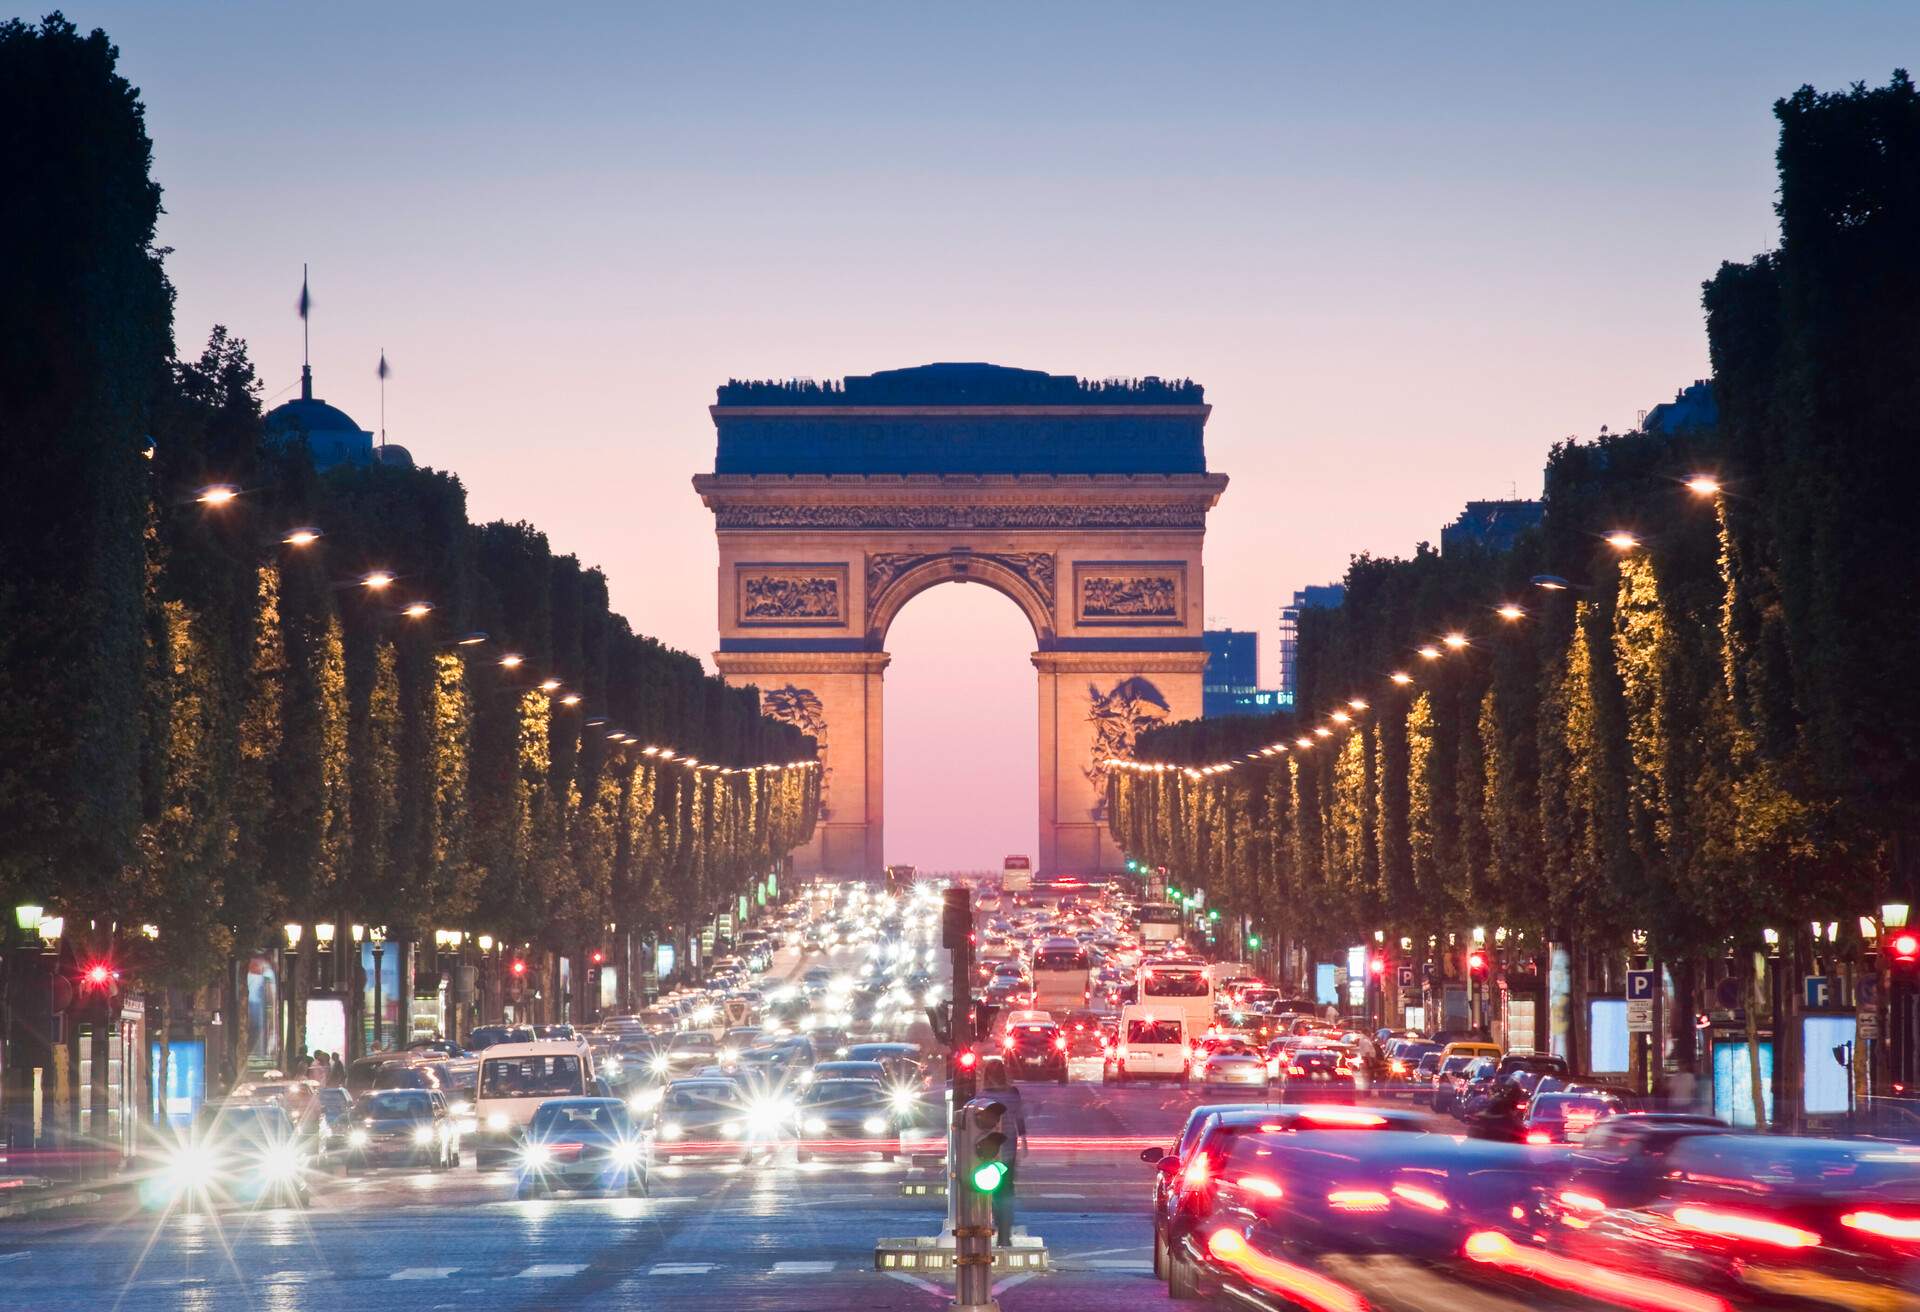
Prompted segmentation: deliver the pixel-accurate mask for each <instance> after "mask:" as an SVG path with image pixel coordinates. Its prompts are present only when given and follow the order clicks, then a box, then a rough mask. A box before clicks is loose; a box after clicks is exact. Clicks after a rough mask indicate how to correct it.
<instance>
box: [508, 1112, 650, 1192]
mask: <svg viewBox="0 0 1920 1312" xmlns="http://www.w3.org/2000/svg"><path fill="white" fill-rule="evenodd" d="M652 1156H653V1154H652V1145H651V1144H650V1143H649V1142H648V1140H647V1138H646V1136H645V1135H644V1134H643V1133H642V1132H641V1131H640V1129H639V1127H638V1126H637V1125H635V1123H634V1120H633V1117H632V1115H631V1114H630V1113H629V1112H628V1110H627V1105H626V1104H625V1103H623V1102H621V1101H620V1100H619V1099H618V1098H550V1099H548V1100H547V1101H546V1102H543V1103H541V1104H540V1106H539V1107H538V1108H537V1109H536V1110H535V1111H534V1113H533V1119H532V1120H531V1121H528V1122H527V1132H526V1136H525V1138H524V1139H523V1141H522V1143H521V1147H520V1152H519V1156H518V1159H517V1164H516V1168H515V1193H516V1195H517V1196H518V1197H521V1198H543V1197H545V1196H547V1195H548V1194H551V1193H552V1192H553V1191H554V1190H556V1189H606V1190H612V1191H613V1192H616V1193H624V1194H643V1193H645V1192H646V1191H647V1184H648V1174H649V1170H650V1168H651V1165H652Z"/></svg>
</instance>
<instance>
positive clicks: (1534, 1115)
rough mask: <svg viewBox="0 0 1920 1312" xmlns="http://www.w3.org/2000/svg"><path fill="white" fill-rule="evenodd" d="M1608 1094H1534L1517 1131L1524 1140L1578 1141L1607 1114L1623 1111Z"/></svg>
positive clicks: (1542, 1141) (1549, 1141)
mask: <svg viewBox="0 0 1920 1312" xmlns="http://www.w3.org/2000/svg"><path fill="white" fill-rule="evenodd" d="M1626 1109H1627V1105H1626V1103H1625V1102H1624V1101H1623V1100H1622V1099H1621V1098H1619V1097H1618V1096H1617V1095H1615V1094H1611V1093H1564V1092H1551V1093H1536V1094H1534V1095H1533V1099H1532V1101H1531V1102H1530V1103H1529V1104H1528V1105H1527V1114H1526V1119H1525V1120H1524V1121H1523V1122H1522V1123H1521V1133H1522V1135H1523V1136H1524V1138H1525V1139H1526V1141H1527V1142H1528V1143H1534V1144H1539V1143H1579V1142H1580V1141H1582V1140H1583V1139H1585V1138H1586V1137H1587V1135H1588V1134H1590V1133H1591V1132H1592V1130H1593V1127H1594V1126H1595V1125H1597V1124H1599V1123H1600V1122H1601V1121H1603V1120H1605V1119H1606V1118H1607V1117H1609V1116H1618V1115H1619V1114H1620V1113H1622V1112H1624V1111H1626Z"/></svg>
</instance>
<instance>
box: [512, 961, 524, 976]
mask: <svg viewBox="0 0 1920 1312" xmlns="http://www.w3.org/2000/svg"><path fill="white" fill-rule="evenodd" d="M513 973H514V974H516V975H524V974H526V973H527V963H526V962H524V961H516V962H514V963H513Z"/></svg>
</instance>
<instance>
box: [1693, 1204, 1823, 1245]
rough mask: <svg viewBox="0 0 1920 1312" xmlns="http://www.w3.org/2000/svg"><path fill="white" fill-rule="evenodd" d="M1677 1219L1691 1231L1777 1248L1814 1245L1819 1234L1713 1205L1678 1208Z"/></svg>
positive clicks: (1818, 1239)
mask: <svg viewBox="0 0 1920 1312" xmlns="http://www.w3.org/2000/svg"><path fill="white" fill-rule="evenodd" d="M1673 1219H1674V1221H1675V1222H1676V1223H1677V1224H1679V1225H1681V1226H1683V1227H1685V1228H1686V1229H1688V1230H1693V1231H1697V1232H1698V1233H1700V1234H1705V1235H1718V1236H1719V1237H1720V1238H1722V1239H1747V1240H1751V1241H1752V1242H1754V1243H1756V1244H1771V1245H1772V1246H1773V1247H1775V1248H1812V1247H1814V1246H1815V1245H1817V1244H1818V1243H1819V1242H1820V1236H1819V1235H1817V1234H1815V1233H1814V1232H1813V1231H1811V1230H1802V1229H1801V1228H1800V1227H1799V1226H1797V1225H1788V1224H1787V1223H1786V1222H1784V1221H1770V1220H1768V1219H1767V1218H1766V1217H1764V1216H1753V1215H1751V1214H1750V1213H1746V1212H1722V1211H1720V1210H1718V1209H1717V1208H1712V1207H1676V1208H1674V1209H1673Z"/></svg>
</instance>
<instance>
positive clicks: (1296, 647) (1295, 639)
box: [1279, 583, 1347, 706]
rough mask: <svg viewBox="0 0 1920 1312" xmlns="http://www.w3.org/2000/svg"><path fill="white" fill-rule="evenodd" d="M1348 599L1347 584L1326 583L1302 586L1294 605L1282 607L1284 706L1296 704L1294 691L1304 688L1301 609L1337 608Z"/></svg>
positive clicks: (1281, 684)
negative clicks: (1301, 658) (1301, 681)
mask: <svg viewBox="0 0 1920 1312" xmlns="http://www.w3.org/2000/svg"><path fill="white" fill-rule="evenodd" d="M1346 599H1347V589H1346V587H1345V585H1343V584H1339V583H1322V584H1318V585H1316V586H1314V587H1310V588H1301V589H1300V590H1299V591H1298V592H1295V593H1294V594H1293V601H1292V603H1291V604H1289V605H1286V606H1282V607H1281V608H1280V689H1279V692H1280V698H1279V702H1280V705H1282V706H1291V705H1293V699H1294V694H1296V693H1297V692H1299V690H1300V612H1301V611H1303V610H1310V609H1318V610H1333V609H1336V608H1337V607H1338V606H1339V605H1340V603H1342V602H1343V601H1345V600H1346Z"/></svg>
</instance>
